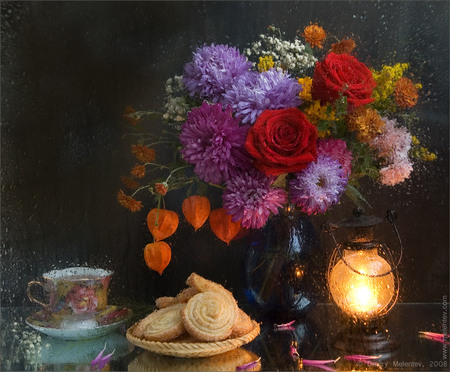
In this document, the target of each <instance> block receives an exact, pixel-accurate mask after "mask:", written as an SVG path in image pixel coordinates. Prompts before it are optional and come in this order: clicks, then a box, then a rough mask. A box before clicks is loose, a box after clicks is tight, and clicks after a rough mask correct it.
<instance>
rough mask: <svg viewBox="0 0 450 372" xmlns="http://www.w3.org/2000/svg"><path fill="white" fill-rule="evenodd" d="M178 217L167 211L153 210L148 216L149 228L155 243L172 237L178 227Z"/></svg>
mask: <svg viewBox="0 0 450 372" xmlns="http://www.w3.org/2000/svg"><path fill="white" fill-rule="evenodd" d="M178 222H179V218H178V215H177V214H176V213H175V212H173V211H169V210H167V209H158V208H153V209H152V210H151V211H150V212H149V213H148V215H147V226H148V229H149V230H150V232H151V233H152V235H153V238H154V239H155V241H160V240H163V239H165V238H168V237H169V236H170V235H172V234H173V233H174V232H175V231H176V230H177V227H178Z"/></svg>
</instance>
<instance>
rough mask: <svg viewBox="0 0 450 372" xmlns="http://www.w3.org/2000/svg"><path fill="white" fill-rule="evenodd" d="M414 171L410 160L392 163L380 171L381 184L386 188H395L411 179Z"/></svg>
mask: <svg viewBox="0 0 450 372" xmlns="http://www.w3.org/2000/svg"><path fill="white" fill-rule="evenodd" d="M412 170H413V167H412V164H411V162H410V161H409V160H408V159H405V160H402V161H400V162H395V163H392V164H390V165H388V166H387V167H384V168H381V169H380V182H381V183H382V184H383V185H386V186H395V185H397V184H399V183H401V182H403V181H404V180H406V179H407V178H409V175H410V174H411V172H412Z"/></svg>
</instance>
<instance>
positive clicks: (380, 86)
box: [372, 63, 409, 102]
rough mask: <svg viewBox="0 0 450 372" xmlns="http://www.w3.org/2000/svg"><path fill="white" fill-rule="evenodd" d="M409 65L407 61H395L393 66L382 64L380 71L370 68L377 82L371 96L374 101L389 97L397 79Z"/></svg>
mask: <svg viewBox="0 0 450 372" xmlns="http://www.w3.org/2000/svg"><path fill="white" fill-rule="evenodd" d="M408 67H409V65H408V64H407V63H397V64H395V65H393V66H388V65H383V67H382V68H381V70H380V71H375V70H373V69H372V76H373V78H374V80H375V81H376V83H377V86H376V88H375V89H374V90H373V93H372V97H373V98H374V99H375V101H376V102H377V101H384V100H387V99H389V98H391V95H392V93H394V90H395V85H396V83H397V81H398V80H399V79H400V78H401V77H402V76H403V72H404V71H405V70H406V69H407V68H408Z"/></svg>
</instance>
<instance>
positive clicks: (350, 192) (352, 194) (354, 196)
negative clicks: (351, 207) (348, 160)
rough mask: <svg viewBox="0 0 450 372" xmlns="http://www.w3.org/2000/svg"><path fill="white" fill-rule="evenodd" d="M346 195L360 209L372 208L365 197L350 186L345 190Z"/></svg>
mask: <svg viewBox="0 0 450 372" xmlns="http://www.w3.org/2000/svg"><path fill="white" fill-rule="evenodd" d="M345 195H347V197H349V198H350V199H351V200H352V201H353V202H354V203H355V204H356V205H357V206H358V207H360V208H364V207H365V206H367V207H369V208H372V206H371V205H370V204H369V202H368V201H367V200H366V199H365V198H364V196H362V195H361V193H360V192H359V191H358V190H357V189H356V188H355V187H354V186H352V185H350V184H347V187H346V188H345Z"/></svg>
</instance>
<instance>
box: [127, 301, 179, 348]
mask: <svg viewBox="0 0 450 372" xmlns="http://www.w3.org/2000/svg"><path fill="white" fill-rule="evenodd" d="M185 306H186V304H176V305H173V306H169V307H165V308H163V309H159V310H156V311H154V312H153V313H151V314H150V315H147V316H146V317H145V318H144V319H142V320H141V321H140V322H139V323H138V325H137V326H136V327H135V329H134V333H133V335H134V336H135V337H139V338H145V339H146V340H148V341H170V340H173V339H174V338H177V337H178V336H180V335H182V334H183V333H184V332H185V329H184V326H183V321H182V319H181V311H182V310H183V309H184V308H185Z"/></svg>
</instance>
